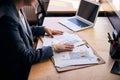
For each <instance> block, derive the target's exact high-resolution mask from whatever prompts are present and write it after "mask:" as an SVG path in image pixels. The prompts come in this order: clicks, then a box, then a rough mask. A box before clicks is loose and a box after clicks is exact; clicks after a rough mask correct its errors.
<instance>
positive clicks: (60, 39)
mask: <svg viewBox="0 0 120 80" xmlns="http://www.w3.org/2000/svg"><path fill="white" fill-rule="evenodd" d="M66 42H67V43H70V44H74V46H80V45H82V44H84V42H83V40H82V39H81V38H80V37H79V36H77V35H75V34H70V33H67V32H64V34H63V35H56V36H54V38H50V37H46V36H45V37H44V38H43V46H48V45H52V44H57V43H66Z"/></svg>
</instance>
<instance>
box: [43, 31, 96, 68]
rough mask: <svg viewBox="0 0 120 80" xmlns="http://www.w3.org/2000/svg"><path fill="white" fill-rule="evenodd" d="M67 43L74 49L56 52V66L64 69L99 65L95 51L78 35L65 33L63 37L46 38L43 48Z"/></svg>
mask: <svg viewBox="0 0 120 80" xmlns="http://www.w3.org/2000/svg"><path fill="white" fill-rule="evenodd" d="M66 42H67V43H70V44H73V45H74V49H73V51H68V52H60V53H56V52H54V56H53V62H54V64H55V66H57V67H60V68H62V67H67V66H71V65H83V64H95V63H98V57H97V56H96V55H94V52H93V50H92V49H91V48H90V47H88V46H87V45H85V44H84V43H85V42H84V41H83V40H82V39H81V38H80V37H79V36H78V35H76V34H70V33H66V32H65V33H64V34H63V35H58V36H55V37H54V38H49V37H44V39H43V46H48V45H52V44H56V43H66Z"/></svg>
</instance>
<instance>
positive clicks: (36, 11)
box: [24, 0, 46, 25]
mask: <svg viewBox="0 0 120 80" xmlns="http://www.w3.org/2000/svg"><path fill="white" fill-rule="evenodd" d="M24 11H25V13H26V16H27V19H28V21H29V23H30V25H42V24H43V20H44V17H45V16H46V11H45V9H44V4H43V0H36V2H35V3H34V5H32V6H25V7H24Z"/></svg>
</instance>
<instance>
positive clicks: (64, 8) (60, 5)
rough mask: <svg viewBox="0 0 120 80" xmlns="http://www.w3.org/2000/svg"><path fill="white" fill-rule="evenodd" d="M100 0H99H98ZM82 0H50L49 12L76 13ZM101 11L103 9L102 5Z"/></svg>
mask: <svg viewBox="0 0 120 80" xmlns="http://www.w3.org/2000/svg"><path fill="white" fill-rule="evenodd" d="M96 1H98V0H96ZM79 3H80V0H50V1H49V4H48V8H47V13H48V14H75V13H76V11H77V9H78V6H79ZM100 11H103V9H102V7H101V8H100Z"/></svg>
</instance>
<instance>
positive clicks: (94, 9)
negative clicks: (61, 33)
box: [58, 0, 100, 31]
mask: <svg viewBox="0 0 120 80" xmlns="http://www.w3.org/2000/svg"><path fill="white" fill-rule="evenodd" d="M99 8H100V4H99V3H97V2H93V1H91V0H80V4H79V8H78V11H77V12H76V15H75V16H73V17H69V18H62V19H61V20H59V21H58V22H59V23H61V24H62V25H64V26H66V27H67V28H69V29H71V30H73V31H79V30H83V29H87V28H90V27H93V26H94V24H95V21H96V18H97V16H98V12H99Z"/></svg>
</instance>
